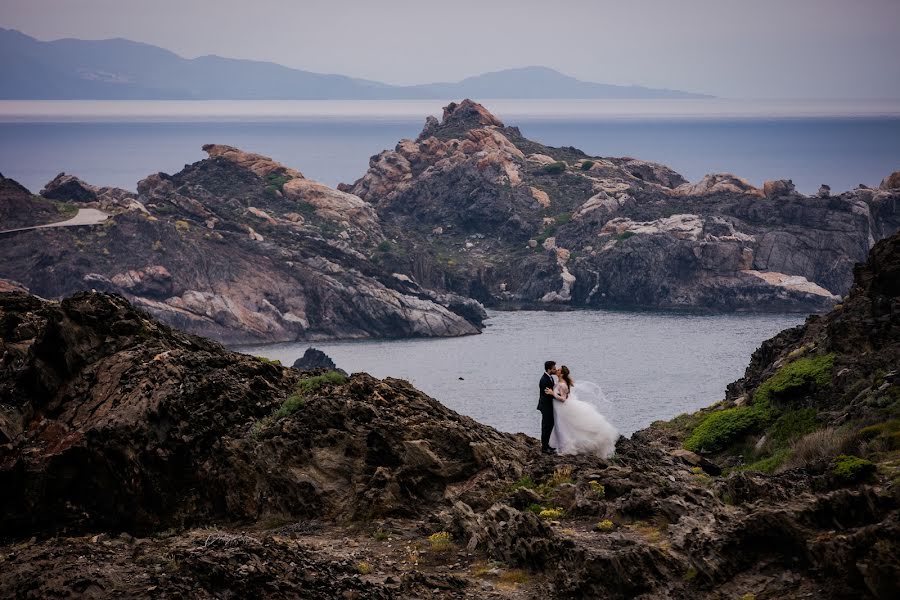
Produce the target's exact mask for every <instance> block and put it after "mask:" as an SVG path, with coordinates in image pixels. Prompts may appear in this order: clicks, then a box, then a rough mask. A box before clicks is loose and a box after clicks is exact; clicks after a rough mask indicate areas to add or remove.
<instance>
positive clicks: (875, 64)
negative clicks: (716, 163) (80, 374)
mask: <svg viewBox="0 0 900 600" xmlns="http://www.w3.org/2000/svg"><path fill="white" fill-rule="evenodd" d="M0 26H3V27H7V28H13V29H19V30H21V31H23V32H24V33H27V34H29V35H32V36H34V37H37V38H38V39H42V40H50V39H57V38H60V37H77V38H83V39H102V38H110V37H124V38H128V39H132V40H137V41H142V42H147V43H150V44H155V45H158V46H162V47H165V48H168V49H170V50H173V51H175V52H177V53H178V54H180V55H182V56H185V57H196V56H200V55H203V54H218V55H220V56H228V57H235V58H251V59H258V60H270V61H275V62H278V63H281V64H284V65H287V66H291V67H295V68H301V69H307V70H311V71H318V72H326V73H341V74H346V75H351V76H355V77H364V78H368V79H376V80H379V81H385V82H388V83H398V84H410V83H426V82H433V81H455V80H458V79H461V78H463V77H466V76H469V75H474V74H478V73H482V72H485V71H492V70H498V69H503V68H508V67H520V66H528V65H545V66H548V67H552V68H555V69H558V70H560V71H562V72H564V73H567V74H569V75H573V76H575V77H579V78H581V79H585V80H590V81H598V82H603V83H616V84H639V85H646V86H651V87H668V88H676V89H683V90H690V91H699V92H707V93H712V94H716V95H719V96H730V97H744V98H779V97H800V98H866V97H868V98H900V60H898V57H900V0H613V1H607V0H440V1H433V0H374V1H372V0H0Z"/></svg>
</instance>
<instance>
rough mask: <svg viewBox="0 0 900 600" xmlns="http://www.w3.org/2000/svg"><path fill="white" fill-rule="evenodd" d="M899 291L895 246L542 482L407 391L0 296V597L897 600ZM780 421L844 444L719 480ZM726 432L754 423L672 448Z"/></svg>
mask: <svg viewBox="0 0 900 600" xmlns="http://www.w3.org/2000/svg"><path fill="white" fill-rule="evenodd" d="M898 268H900V235H896V236H894V237H892V238H891V239H889V240H886V241H883V242H881V243H879V244H878V245H876V247H875V248H874V250H873V252H872V254H871V258H870V260H869V262H868V263H867V265H866V266H864V267H861V268H859V269H858V270H857V273H856V286H855V287H854V291H853V293H852V294H851V295H850V297H849V298H848V299H847V300H846V302H845V303H844V304H843V305H842V306H841V307H840V308H838V309H836V310H835V311H833V312H831V313H830V314H828V315H827V316H825V317H820V318H816V317H813V318H811V319H810V321H809V322H808V323H807V325H806V326H805V327H803V328H798V329H793V330H789V331H787V332H785V333H783V334H781V335H779V336H777V337H776V338H774V339H773V340H771V341H770V342H767V343H766V344H765V345H764V346H763V348H762V349H761V350H760V351H759V352H757V353H756V354H755V355H754V357H753V359H752V362H751V365H750V367H749V368H748V372H747V376H746V377H745V378H744V379H743V380H741V381H739V382H737V383H736V384H734V385H732V386H731V388H730V389H729V392H728V394H729V396H728V400H726V405H727V406H726V405H720V406H716V407H714V408H713V409H710V410H709V411H706V412H704V413H703V414H702V415H701V417H702V419H703V421H702V422H700V421H699V419H698V418H696V417H685V418H682V419H679V420H677V421H676V422H674V423H670V424H659V425H657V426H655V427H653V428H651V429H649V430H645V431H643V432H639V433H637V434H635V436H634V437H633V439H631V440H629V439H622V440H620V442H619V444H618V447H617V453H616V455H615V456H614V457H613V458H612V459H610V460H601V459H598V458H593V457H586V456H585V457H565V456H554V457H549V456H543V455H541V454H540V453H539V452H538V442H537V441H536V440H533V439H530V438H528V437H526V436H524V435H521V434H519V435H510V434H504V433H500V432H497V431H495V430H493V429H492V428H490V427H487V426H484V425H481V424H479V423H477V422H475V421H473V420H472V419H469V418H467V417H463V416H460V415H458V414H456V413H454V412H453V411H451V410H448V409H447V408H445V407H444V406H442V405H441V404H440V403H438V402H436V401H435V400H433V399H431V398H428V397H427V396H425V395H424V394H422V393H421V392H419V391H417V390H416V389H414V388H412V387H411V386H410V385H409V384H408V383H406V382H403V381H399V380H393V379H386V380H383V381H379V380H377V379H373V378H372V377H370V376H368V375H365V374H355V375H353V376H351V377H349V378H347V377H345V376H343V375H342V374H340V373H337V372H334V371H317V372H311V373H310V372H306V373H301V372H299V371H296V370H293V369H289V368H284V367H282V366H281V365H278V364H273V363H271V362H269V361H266V360H263V359H257V358H254V357H250V356H245V355H240V354H235V353H232V352H228V351H226V350H225V349H224V348H222V347H221V346H219V345H218V344H216V343H214V342H210V341H207V340H204V339H201V338H197V337H193V336H190V335H186V334H182V333H179V332H178V331H175V330H173V329H170V328H169V327H167V326H165V325H161V324H160V323H158V322H156V321H154V320H153V319H152V318H150V317H149V316H148V315H147V314H146V313H144V312H141V311H138V310H136V309H134V308H133V307H132V306H131V305H130V304H129V303H128V302H127V301H125V300H124V299H123V298H121V297H118V296H112V295H107V294H103V293H81V294H76V295H75V296H73V297H71V298H68V299H66V300H63V301H62V302H49V301H44V300H40V299H38V298H35V297H34V296H30V295H28V294H25V293H22V292H11V293H0V357H2V359H0V485H2V489H4V490H5V493H4V494H3V495H2V497H0V507H2V510H0V536H2V539H0V556H2V557H3V565H4V576H3V577H2V578H0V596H2V597H25V598H28V597H34V598H42V597H47V596H49V595H63V596H65V595H80V596H90V597H113V596H116V597H121V596H125V597H135V598H155V597H161V596H162V597H173V596H176V597H191V598H213V597H240V596H247V595H254V596H262V597H271V598H289V597H303V598H473V599H474V598H522V597H535V598H537V597H541V598H585V597H607V598H647V599H649V598H660V597H666V598H685V599H686V598H760V599H762V598H776V597H828V598H848V599H849V598H860V597H864V598H866V597H871V598H894V597H896V596H897V594H898V592H900V590H898V581H900V577H898V575H900V572H898V564H900V561H898V557H900V543H898V540H900V495H898V493H897V489H898V488H897V479H896V470H895V469H896V465H897V460H896V459H897V452H898V448H897V446H896V426H895V425H896V422H897V417H898V415H897V395H896V394H895V392H896V390H897V386H896V382H895V379H894V378H895V375H896V373H894V372H893V371H890V370H887V369H886V368H885V367H889V368H890V367H891V365H893V367H895V366H896V364H897V350H898V339H900V338H898V334H900V327H898V321H897V315H898V314H900V311H898V306H900V289H898V287H897V283H898V281H900V278H898ZM798 382H799V383H798ZM760 390H765V391H764V392H761V391H760ZM751 396H752V400H751ZM763 396H764V397H763ZM742 398H743V399H742ZM801 406H802V407H804V408H806V407H809V408H811V409H813V413H811V414H812V417H813V419H814V420H815V421H816V423H817V428H818V429H819V430H820V431H826V428H829V427H830V428H832V429H834V432H835V433H841V432H844V433H846V434H847V437H846V439H844V440H843V441H841V442H840V444H837V445H828V444H826V443H824V442H821V441H817V442H815V444H813V445H811V446H810V445H809V443H808V442H802V440H808V439H809V434H804V436H805V437H803V438H797V437H796V436H794V438H790V436H789V437H788V438H786V439H789V440H791V441H792V443H793V442H795V441H797V440H798V439H799V440H801V443H804V444H807V445H806V446H803V448H807V449H805V450H803V452H811V450H809V448H820V447H827V448H828V449H829V451H827V452H820V453H819V454H818V455H817V456H819V455H821V460H819V461H817V460H805V461H803V462H798V463H797V464H795V465H793V466H791V468H789V469H787V464H788V463H787V462H786V461H787V460H789V459H791V458H796V457H797V456H798V455H799V448H800V447H801V446H796V445H791V446H789V447H790V448H791V451H792V455H791V456H790V457H788V458H786V459H785V462H782V463H781V465H783V466H784V467H785V469H786V470H784V472H776V473H775V474H766V473H764V472H762V471H764V470H774V471H779V470H780V467H779V468H776V469H767V468H763V467H764V466H765V465H758V464H757V465H752V468H743V469H742V468H736V467H738V466H740V465H742V464H746V461H743V463H742V462H740V461H738V460H736V459H735V452H734V449H735V448H737V447H738V445H741V444H742V446H740V447H744V448H746V447H748V444H751V445H752V446H753V447H754V448H755V447H757V446H758V447H759V448H760V449H763V448H767V446H766V444H767V443H768V442H766V441H765V440H763V442H762V443H761V444H760V443H759V442H758V441H755V440H754V438H752V437H751V438H748V439H746V440H745V439H744V437H745V436H755V437H756V439H757V440H758V439H759V436H760V435H761V434H762V435H765V436H767V437H768V436H771V438H769V439H772V440H775V439H777V436H776V433H775V429H768V427H770V425H771V424H772V423H778V422H781V423H782V425H784V424H785V423H791V424H793V423H802V422H805V421H804V419H806V416H802V415H800V414H794V416H792V417H791V418H789V419H785V418H784V417H785V415H789V414H792V413H798V411H799V410H801V408H800V407H801ZM742 409H746V410H750V411H752V412H753V413H754V414H757V413H758V414H760V415H763V414H764V415H768V416H765V417H763V416H761V417H759V418H760V419H761V420H759V421H754V423H755V425H754V426H753V427H749V428H745V429H743V430H742V431H739V432H736V433H735V434H734V435H732V436H730V437H729V436H725V437H722V436H718V437H716V436H714V437H713V438H712V439H715V440H718V441H719V442H720V443H719V444H718V445H717V446H712V445H709V444H708V443H707V442H703V443H696V442H695V441H691V439H692V438H693V437H694V436H696V435H699V434H698V430H700V432H701V433H703V432H704V431H709V430H712V431H713V432H719V431H722V428H719V427H709V426H708V425H707V423H708V420H709V419H711V418H714V415H723V414H727V415H740V414H743V413H741V412H740V411H741V410H742ZM728 411H732V412H730V413H729V412H728ZM734 411H739V412H737V413H736V412H734ZM804 414H805V413H804ZM842 415H843V416H842ZM754 418H756V417H754ZM715 419H718V420H719V421H721V420H722V417H715ZM728 419H729V420H728V422H734V419H731V417H729V418H728ZM764 419H769V420H764ZM687 420H693V424H692V426H691V427H688V426H687V425H686V421H687ZM737 422H743V420H742V418H738V419H737ZM842 425H843V426H844V429H841V426H842ZM792 427H794V425H791V426H790V427H788V426H781V427H780V428H776V429H778V431H799V429H798V428H796V427H795V428H794V429H791V428H792ZM725 429H726V430H728V431H731V430H733V429H734V428H733V427H730V426H729V427H725ZM704 435H706V434H704ZM851 437H852V440H851ZM738 438H740V440H739V439H738ZM704 439H708V438H704ZM685 440H687V441H685ZM682 444H687V445H689V446H690V447H691V448H694V449H695V450H696V451H697V452H699V453H703V454H705V455H706V456H701V454H698V453H695V452H693V451H690V450H686V449H684V448H681V447H680V446H681V445H682ZM772 449H773V450H775V451H777V447H776V446H772ZM761 451H762V450H761ZM835 451H838V452H840V454H839V455H837V456H834V457H831V456H829V452H832V453H833V452H835ZM723 467H725V469H724V470H723Z"/></svg>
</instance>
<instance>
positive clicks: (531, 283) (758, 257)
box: [341, 100, 900, 311]
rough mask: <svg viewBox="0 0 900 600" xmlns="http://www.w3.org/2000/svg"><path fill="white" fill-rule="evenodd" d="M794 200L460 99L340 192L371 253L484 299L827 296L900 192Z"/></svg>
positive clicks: (809, 301)
mask: <svg viewBox="0 0 900 600" xmlns="http://www.w3.org/2000/svg"><path fill="white" fill-rule="evenodd" d="M890 181H892V180H891V179H890V178H888V179H886V180H885V182H886V183H885V184H883V185H882V186H881V188H880V189H879V190H870V189H857V190H853V191H851V192H846V193H843V194H840V195H836V196H822V197H814V198H813V197H806V196H803V195H801V194H798V193H797V192H796V191H795V190H794V187H793V184H792V183H791V182H790V181H772V182H766V183H765V184H764V186H763V188H762V189H759V188H756V187H754V186H753V185H751V184H750V183H749V182H747V181H746V180H743V179H741V178H739V177H736V176H734V175H730V174H713V175H707V176H706V177H704V178H703V179H702V180H701V181H699V182H697V183H688V182H686V181H685V180H684V178H682V177H681V176H680V175H679V174H678V173H675V172H674V171H672V170H671V169H668V168H667V167H665V166H663V165H658V164H654V163H648V162H644V161H639V160H635V159H632V158H600V157H590V156H587V155H585V154H584V153H582V152H580V151H579V150H576V149H574V148H551V147H547V146H543V145H541V144H538V143H536V142H533V141H531V140H528V139H526V138H524V137H523V136H522V135H521V132H520V131H519V130H518V129H517V128H515V127H507V126H504V125H503V123H501V122H500V121H499V120H498V119H497V118H496V117H494V116H493V115H491V114H490V113H489V112H488V111H487V110H485V109H484V107H482V106H480V105H478V104H477V103H475V102H472V101H470V100H466V101H463V102H462V103H460V104H451V105H449V106H448V107H447V108H446V109H445V111H444V116H443V120H442V121H441V122H438V121H437V120H436V119H430V120H429V121H428V122H427V123H426V125H425V128H424V129H423V131H422V133H421V135H419V137H418V138H417V139H416V140H402V141H401V142H400V143H399V144H398V145H397V147H396V148H395V149H394V150H387V151H384V152H382V153H381V154H379V155H377V156H375V157H373V158H372V160H371V162H370V168H369V170H368V172H367V173H366V174H365V175H364V176H363V177H362V178H360V179H359V180H357V181H356V182H355V183H354V184H353V185H351V186H341V187H342V189H344V190H345V191H349V192H351V193H353V194H356V195H358V196H359V197H361V198H363V199H364V200H367V201H369V202H370V203H372V205H374V206H375V208H376V209H377V211H378V214H379V215H380V217H381V220H382V224H383V228H384V231H385V233H386V235H387V237H389V238H391V239H392V240H394V241H395V242H396V247H388V248H386V251H385V252H383V253H382V255H381V256H380V259H381V261H382V263H383V264H385V265H388V266H389V268H390V269H392V270H395V271H400V272H403V273H406V274H408V275H410V276H411V277H413V278H414V279H415V280H416V281H418V282H419V283H420V284H421V285H424V286H427V287H433V288H438V289H446V290H452V291H455V292H458V293H460V294H463V295H468V296H471V297H473V298H476V299H478V300H480V301H481V302H483V303H485V304H488V305H493V306H506V305H514V306H515V305H528V306H542V305H547V304H554V303H563V304H569V305H573V306H598V307H603V306H619V307H657V308H659V307H662V308H712V309H719V310H798V311H820V310H824V309H827V308H828V307H830V306H832V305H833V304H834V303H835V302H837V301H838V300H839V297H840V296H842V295H844V294H846V293H847V291H848V290H849V288H850V284H851V281H852V269H853V265H854V263H855V262H857V261H860V260H863V259H864V258H865V256H866V253H867V252H868V250H869V248H870V247H871V246H872V245H873V244H874V243H875V241H877V240H878V239H881V238H883V237H885V236H887V235H890V234H891V233H893V232H895V231H897V230H898V229H900V216H898V215H900V210H898V208H900V192H898V190H897V189H896V188H895V187H892V184H890V183H889V182H890Z"/></svg>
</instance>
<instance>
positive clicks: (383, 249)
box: [378, 240, 394, 252]
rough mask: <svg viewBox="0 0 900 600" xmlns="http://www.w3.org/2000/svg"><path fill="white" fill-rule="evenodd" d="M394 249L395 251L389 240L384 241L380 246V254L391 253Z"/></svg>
mask: <svg viewBox="0 0 900 600" xmlns="http://www.w3.org/2000/svg"><path fill="white" fill-rule="evenodd" d="M393 249H394V245H393V244H392V243H390V242H389V241H387V240H384V241H383V242H381V243H380V244H378V251H379V252H390V251H391V250H393Z"/></svg>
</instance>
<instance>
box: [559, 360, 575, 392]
mask: <svg viewBox="0 0 900 600" xmlns="http://www.w3.org/2000/svg"><path fill="white" fill-rule="evenodd" d="M559 374H560V375H561V376H562V378H563V381H565V382H566V385H567V386H569V389H572V386H573V385H575V382H574V381H572V378H571V377H569V367H567V366H566V365H563V366H561V367H560V368H559Z"/></svg>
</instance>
